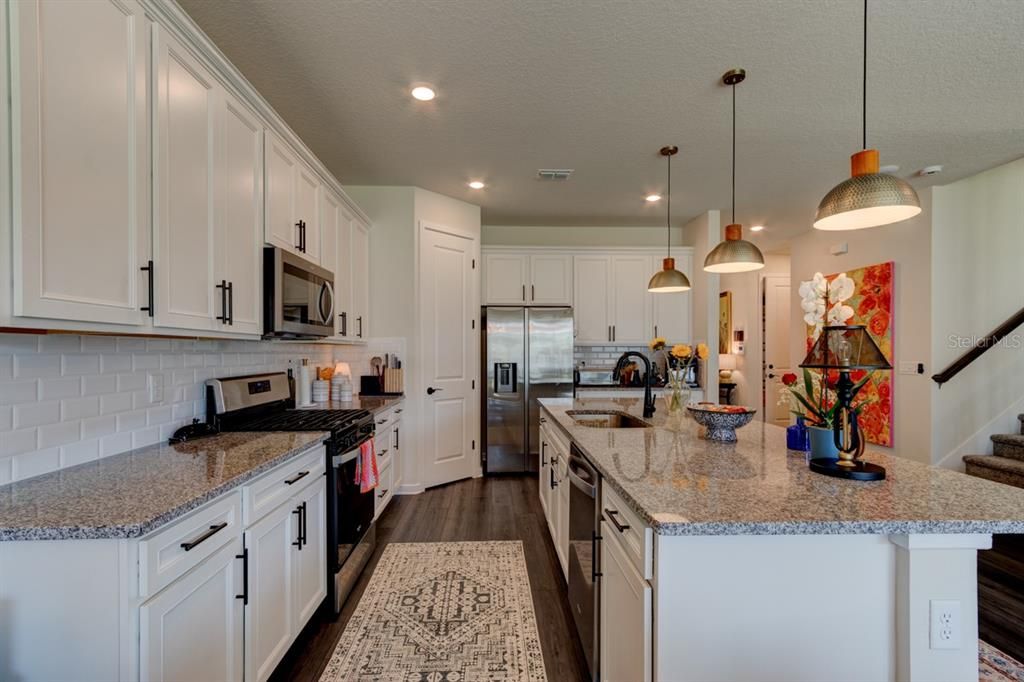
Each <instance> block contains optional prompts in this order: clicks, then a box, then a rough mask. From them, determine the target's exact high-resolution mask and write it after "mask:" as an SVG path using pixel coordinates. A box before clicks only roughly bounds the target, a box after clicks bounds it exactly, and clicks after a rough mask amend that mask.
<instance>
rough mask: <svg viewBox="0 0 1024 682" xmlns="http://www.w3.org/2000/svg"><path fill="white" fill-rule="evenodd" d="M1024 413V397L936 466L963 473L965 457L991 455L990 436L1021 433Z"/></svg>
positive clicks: (936, 463)
mask: <svg viewBox="0 0 1024 682" xmlns="http://www.w3.org/2000/svg"><path fill="white" fill-rule="evenodd" d="M1021 413H1024V396H1022V397H1021V398H1020V399H1019V400H1017V401H1016V402H1014V403H1010V405H1009V406H1008V407H1007V408H1006V409H1005V410H1003V411H1002V412H1000V413H999V414H997V415H996V416H995V417H994V418H993V419H992V420H991V421H989V422H988V423H987V424H985V425H984V426H983V427H981V428H980V429H978V430H977V431H976V432H974V433H973V434H972V435H971V436H969V437H968V438H967V439H965V440H964V442H962V443H961V444H960V445H958V446H957V447H956V448H954V449H953V450H952V451H950V452H949V453H947V454H946V455H943V456H942V458H941V459H939V461H937V462H935V466H937V467H941V468H943V469H953V470H955V471H963V470H964V463H963V457H964V455H991V454H992V441H991V440H990V438H989V437H990V436H992V435H995V434H997V433H1020V422H1019V421H1017V415H1019V414H1021Z"/></svg>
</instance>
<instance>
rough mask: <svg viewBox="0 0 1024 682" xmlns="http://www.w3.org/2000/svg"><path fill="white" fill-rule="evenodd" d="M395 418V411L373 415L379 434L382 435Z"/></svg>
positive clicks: (375, 427)
mask: <svg viewBox="0 0 1024 682" xmlns="http://www.w3.org/2000/svg"><path fill="white" fill-rule="evenodd" d="M394 418H395V411H394V410H385V411H384V412H381V413H379V414H375V415H373V425H374V429H375V430H376V432H377V434H378V435H379V434H381V433H383V432H384V431H385V429H387V428H388V426H389V425H390V424H391V421H392V420H393V419H394Z"/></svg>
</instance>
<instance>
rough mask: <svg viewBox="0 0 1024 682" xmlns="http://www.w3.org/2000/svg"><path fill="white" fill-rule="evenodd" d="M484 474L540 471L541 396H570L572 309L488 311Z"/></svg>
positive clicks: (484, 331)
mask: <svg viewBox="0 0 1024 682" xmlns="http://www.w3.org/2000/svg"><path fill="white" fill-rule="evenodd" d="M483 320H484V324H483V325H481V326H482V329H483V334H484V340H483V348H484V359H483V371H482V375H483V377H484V381H485V382H486V385H487V390H486V391H485V392H482V394H483V396H484V405H483V409H484V424H485V428H484V433H483V437H482V438H483V449H482V455H483V459H484V471H486V472H487V473H489V474H493V473H511V472H521V471H537V469H538V467H537V462H538V455H537V453H538V450H539V449H540V436H539V431H538V428H539V419H540V414H539V406H538V403H537V400H538V399H540V398H567V397H569V398H571V397H572V370H573V325H572V309H571V308H506V307H495V306H489V307H485V308H484V311H483Z"/></svg>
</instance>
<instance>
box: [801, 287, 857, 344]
mask: <svg viewBox="0 0 1024 682" xmlns="http://www.w3.org/2000/svg"><path fill="white" fill-rule="evenodd" d="M853 290H854V284H853V280H852V279H850V278H849V277H847V276H846V273H845V272H841V273H839V274H838V275H836V276H835V278H834V279H833V280H832V281H831V282H829V281H828V280H827V279H826V278H825V276H824V275H823V274H821V273H820V272H816V273H814V277H813V278H812V279H810V280H808V281H806V282H801V283H800V289H799V294H800V309H801V310H803V311H804V322H805V323H806V324H807V326H809V327H814V333H813V337H814V338H815V339H817V338H818V335H819V334H821V330H822V329H823V328H824V327H825V325H826V324H830V325H842V324H846V322H847V320H849V319H850V318H851V317H853V308H851V307H850V306H848V305H844V302H845V301H847V300H848V299H849V298H850V297H851V296H853ZM826 295H827V297H828V301H827V303H826V300H825V298H826ZM826 309H827V314H826Z"/></svg>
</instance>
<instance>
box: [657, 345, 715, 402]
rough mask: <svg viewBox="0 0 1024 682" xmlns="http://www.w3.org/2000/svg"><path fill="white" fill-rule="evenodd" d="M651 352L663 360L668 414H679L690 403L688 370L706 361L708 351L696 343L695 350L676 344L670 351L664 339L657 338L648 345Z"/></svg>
mask: <svg viewBox="0 0 1024 682" xmlns="http://www.w3.org/2000/svg"><path fill="white" fill-rule="evenodd" d="M648 346H649V347H650V349H651V351H653V352H654V353H660V354H661V355H662V356H663V357H664V360H665V380H666V383H667V386H668V389H669V393H668V395H666V396H665V402H666V403H667V405H668V411H669V412H670V413H675V412H679V411H680V410H682V409H683V408H684V407H686V404H687V403H689V402H690V385H689V384H688V383H687V381H686V377H687V375H688V374H689V373H690V368H691V367H693V365H694V363H696V362H697V361H698V360H707V358H708V355H709V354H710V350H709V349H708V347H707V345H705V344H703V343H698V344H697V347H696V348H693V347H691V346H690V345H689V344H685V343H677V344H676V345H674V346H672V348H671V349H669V348H668V347H667V342H666V341H665V338H664V337H661V336H659V337H657V338H654V339H652V340H651V342H650V343H649V344H648Z"/></svg>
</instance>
